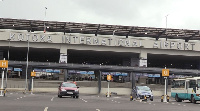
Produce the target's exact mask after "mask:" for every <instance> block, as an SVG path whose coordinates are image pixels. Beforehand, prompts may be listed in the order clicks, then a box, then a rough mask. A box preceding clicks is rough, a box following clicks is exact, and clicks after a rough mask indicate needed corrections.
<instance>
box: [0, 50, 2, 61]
mask: <svg viewBox="0 0 200 111" xmlns="http://www.w3.org/2000/svg"><path fill="white" fill-rule="evenodd" d="M0 60H3V52H2V51H0Z"/></svg>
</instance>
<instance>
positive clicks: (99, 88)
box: [98, 71, 102, 94]
mask: <svg viewBox="0 0 200 111" xmlns="http://www.w3.org/2000/svg"><path fill="white" fill-rule="evenodd" d="M98 73H99V74H98V75H99V76H98V93H99V94H100V93H101V73H102V72H101V71H98Z"/></svg>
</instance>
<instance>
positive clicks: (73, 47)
mask: <svg viewBox="0 0 200 111" xmlns="http://www.w3.org/2000/svg"><path fill="white" fill-rule="evenodd" d="M24 21H25V22H24ZM37 22H38V24H39V23H40V24H39V25H38V24H37ZM0 23H1V24H0V59H3V58H5V59H8V60H10V61H26V60H27V53H28V61H29V62H50V63H60V64H65V63H74V64H87V65H88V64H89V65H102V66H105V65H114V66H116V65H117V66H124V67H127V66H128V67H131V66H132V67H159V68H165V67H167V68H177V69H196V70H199V69H200V57H199V55H200V41H199V40H198V39H199V38H200V37H199V36H200V34H199V31H198V30H183V29H164V28H149V27H134V26H117V25H116V26H115V25H101V24H83V23H82V24H81V23H67V22H66V23H63V22H51V21H31V20H17V19H3V18H1V22H0ZM31 23H32V24H31ZM55 24H56V25H55ZM67 24H68V25H67ZM70 24H73V25H72V26H70ZM27 26H29V27H27ZM35 27H36V28H35ZM66 27H67V28H66ZM127 27H129V28H127ZM101 28H102V29H101ZM123 28H124V29H123ZM125 29H126V30H125ZM198 37H199V38H198ZM25 67H26V66H24V68H25ZM16 68H17V67H16ZM22 69H23V67H22ZM71 72H73V71H71ZM106 73H109V72H106V71H105V72H104V75H106ZM110 73H115V74H116V72H110ZM120 73H121V74H122V73H125V72H120ZM160 74H161V73H160ZM160 74H158V73H157V74H152V73H149V74H148V73H145V74H143V73H136V80H138V81H140V78H145V79H141V82H146V83H160V78H161V76H160ZM122 75H123V74H122ZM124 75H126V74H124ZM22 76H23V74H22ZM128 76H129V75H126V77H128ZM94 78H95V77H94ZM118 79H119V77H118Z"/></svg>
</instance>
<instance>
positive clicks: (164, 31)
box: [156, 29, 167, 40]
mask: <svg viewBox="0 0 200 111" xmlns="http://www.w3.org/2000/svg"><path fill="white" fill-rule="evenodd" d="M166 31H167V29H165V30H163V32H161V33H160V34H159V35H158V36H157V37H156V40H158V39H159V38H160V37H161V36H162V35H163V34H165V33H166Z"/></svg>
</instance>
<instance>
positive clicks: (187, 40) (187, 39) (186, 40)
mask: <svg viewBox="0 0 200 111" xmlns="http://www.w3.org/2000/svg"><path fill="white" fill-rule="evenodd" d="M197 34H198V35H199V34H200V32H199V31H198V32H196V33H195V34H193V35H192V36H190V37H188V38H186V39H185V42H189V40H190V39H192V38H193V37H194V36H195V35H197Z"/></svg>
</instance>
